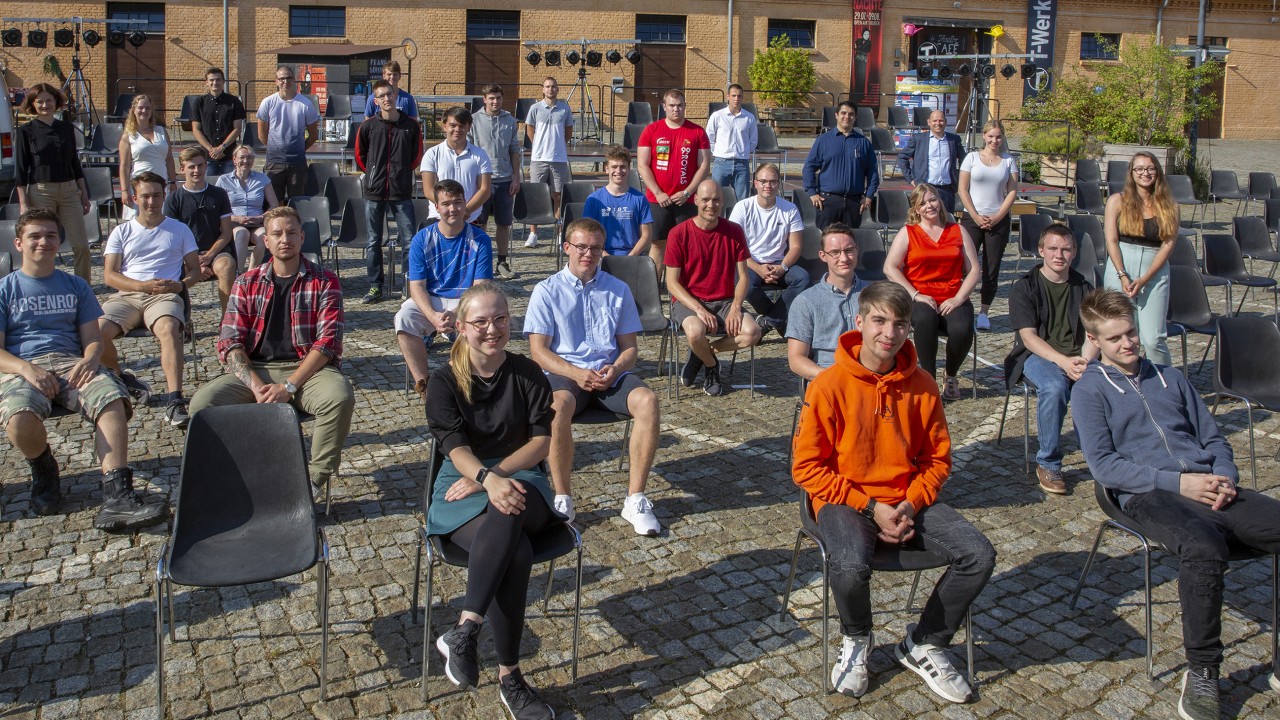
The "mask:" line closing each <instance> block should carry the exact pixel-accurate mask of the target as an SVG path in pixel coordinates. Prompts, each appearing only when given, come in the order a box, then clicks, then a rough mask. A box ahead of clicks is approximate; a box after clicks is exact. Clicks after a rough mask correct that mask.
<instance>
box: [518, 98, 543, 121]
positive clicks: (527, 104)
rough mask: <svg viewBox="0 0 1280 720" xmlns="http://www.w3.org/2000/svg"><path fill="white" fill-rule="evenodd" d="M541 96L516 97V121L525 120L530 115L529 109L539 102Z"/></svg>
mask: <svg viewBox="0 0 1280 720" xmlns="http://www.w3.org/2000/svg"><path fill="white" fill-rule="evenodd" d="M538 100H540V98H516V122H521V123H522V122H524V121H525V120H526V119H528V117H529V109H530V108H532V107H533V106H534V105H535V104H537V102H538Z"/></svg>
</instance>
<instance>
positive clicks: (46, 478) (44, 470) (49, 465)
mask: <svg viewBox="0 0 1280 720" xmlns="http://www.w3.org/2000/svg"><path fill="white" fill-rule="evenodd" d="M27 464H28V465H30V466H31V509H32V510H34V511H35V513H36V514H37V515H54V514H56V513H57V512H58V511H59V510H61V509H62V478H61V477H60V476H59V475H58V461H57V460H56V459H54V457H53V451H52V450H50V449H49V446H48V445H45V446H44V452H43V453H41V454H40V457H38V458H35V459H34V460H28V461H27Z"/></svg>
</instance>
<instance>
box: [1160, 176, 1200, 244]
mask: <svg viewBox="0 0 1280 720" xmlns="http://www.w3.org/2000/svg"><path fill="white" fill-rule="evenodd" d="M1164 179H1165V182H1167V183H1169V192H1170V193H1171V194H1172V195H1173V201H1174V202H1176V203H1178V204H1179V205H1186V206H1188V207H1190V208H1191V221H1192V222H1195V221H1196V212H1195V211H1196V208H1200V232H1201V233H1203V232H1204V210H1205V207H1204V202H1202V201H1201V200H1200V199H1199V198H1197V197H1196V193H1195V188H1193V187H1192V186H1191V178H1189V177H1187V176H1186V175H1166V176H1165V177H1164Z"/></svg>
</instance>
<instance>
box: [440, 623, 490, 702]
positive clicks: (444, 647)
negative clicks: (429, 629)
mask: <svg viewBox="0 0 1280 720" xmlns="http://www.w3.org/2000/svg"><path fill="white" fill-rule="evenodd" d="M436 649H437V650H439V651H440V655H441V656H442V657H443V658H444V674H445V676H446V677H448V678H449V682H451V683H453V684H454V685H457V686H458V687H460V688H462V689H463V690H470V689H472V688H474V687H475V685H470V684H468V683H466V682H464V681H463V680H461V679H459V678H456V677H454V676H453V673H452V672H451V671H450V670H449V645H448V643H446V642H445V641H444V636H443V635H441V636H440V637H438V638H436ZM504 704H505V703H504Z"/></svg>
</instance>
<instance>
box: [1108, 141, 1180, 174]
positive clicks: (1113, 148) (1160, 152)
mask: <svg viewBox="0 0 1280 720" xmlns="http://www.w3.org/2000/svg"><path fill="white" fill-rule="evenodd" d="M1139 150H1146V151H1147V152H1149V153H1151V154H1152V155H1155V156H1156V160H1159V161H1160V167H1161V168H1163V169H1164V172H1165V174H1166V175H1167V174H1169V165H1170V163H1172V162H1173V157H1174V150H1173V148H1171V147H1167V146H1164V145H1157V146H1154V147H1153V146H1147V145H1112V144H1111V143H1107V144H1105V145H1103V146H1102V153H1103V155H1102V159H1100V160H1099V161H1098V164H1099V165H1101V166H1102V169H1103V170H1104V171H1105V170H1106V169H1107V163H1108V162H1110V161H1112V160H1123V161H1124V162H1129V161H1130V160H1132V159H1133V154H1134V153H1136V152H1138V151H1139Z"/></svg>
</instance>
